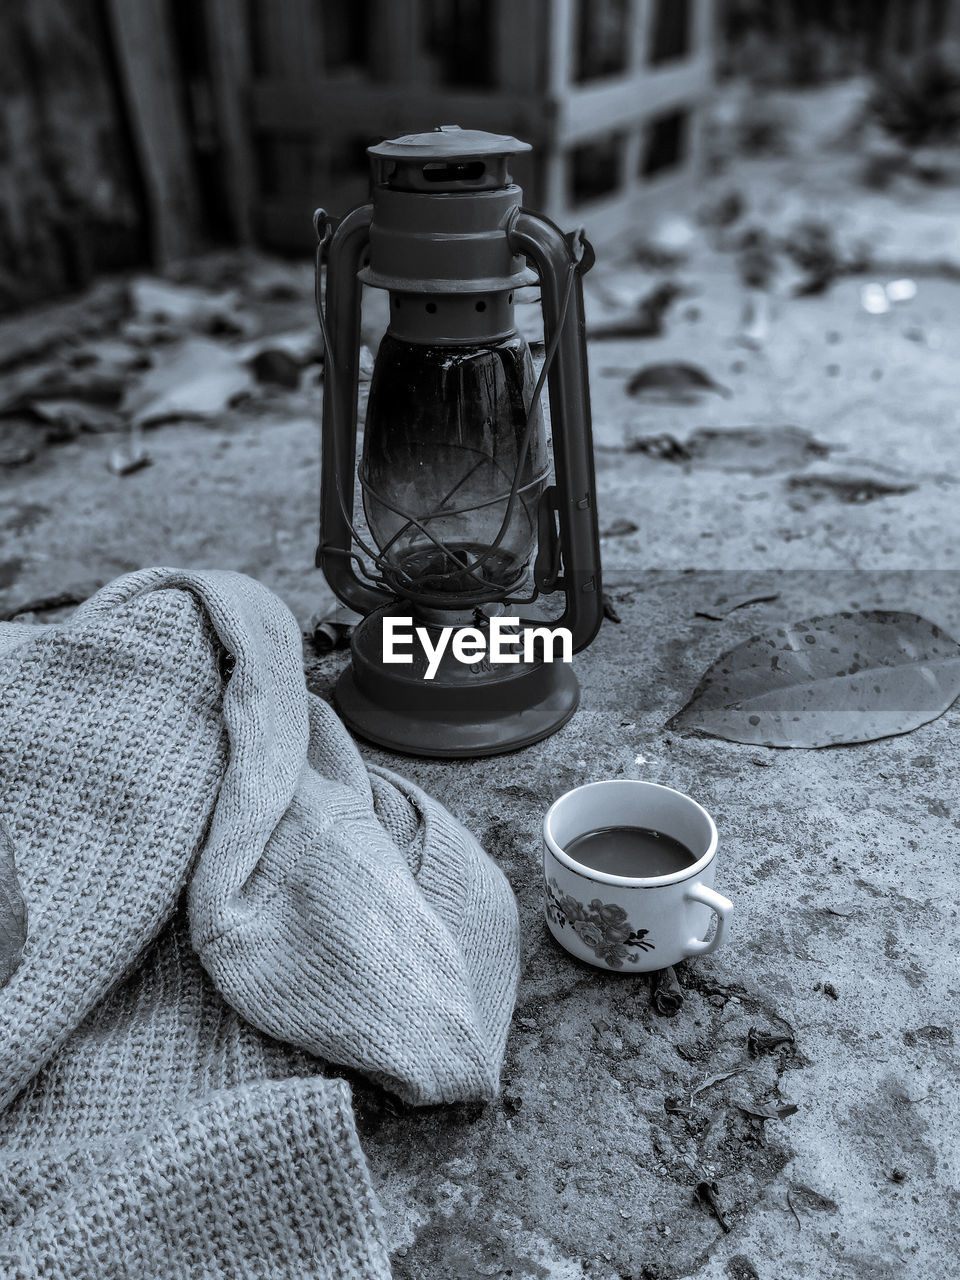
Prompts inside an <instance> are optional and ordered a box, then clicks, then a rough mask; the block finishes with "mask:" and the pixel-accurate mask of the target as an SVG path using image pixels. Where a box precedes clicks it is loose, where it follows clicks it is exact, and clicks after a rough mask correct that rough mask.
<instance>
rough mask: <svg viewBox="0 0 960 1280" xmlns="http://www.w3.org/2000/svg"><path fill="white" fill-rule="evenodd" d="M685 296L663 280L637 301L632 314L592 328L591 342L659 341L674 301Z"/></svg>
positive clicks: (678, 289)
mask: <svg viewBox="0 0 960 1280" xmlns="http://www.w3.org/2000/svg"><path fill="white" fill-rule="evenodd" d="M686 292H687V289H685V288H684V286H683V285H681V284H677V282H676V281H675V280H663V281H661V282H660V283H659V284H656V285H654V287H653V288H652V289H651V290H650V292H649V293H647V294H645V295H644V297H642V298H640V299H639V300H638V301H637V304H636V306H635V308H634V310H633V313H632V314H630V315H625V316H618V317H617V318H616V319H610V320H599V321H597V322H596V323H595V324H591V325H590V327H589V329H588V331H587V336H588V337H590V338H659V337H660V336H661V334H662V333H663V322H664V319H665V318H666V314H667V312H668V311H669V309H670V307H671V306H672V305H673V303H674V302H675V301H676V299H677V298H679V297H682V296H683V294H685V293H686Z"/></svg>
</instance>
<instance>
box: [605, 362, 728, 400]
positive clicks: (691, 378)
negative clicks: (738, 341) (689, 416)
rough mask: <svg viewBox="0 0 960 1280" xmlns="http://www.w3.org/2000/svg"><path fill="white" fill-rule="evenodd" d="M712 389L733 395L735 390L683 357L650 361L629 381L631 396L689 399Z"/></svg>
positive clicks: (628, 390) (725, 394) (720, 393)
mask: <svg viewBox="0 0 960 1280" xmlns="http://www.w3.org/2000/svg"><path fill="white" fill-rule="evenodd" d="M708 391H712V392H715V393H716V394H717V395H721V396H730V395H732V394H733V392H732V391H731V390H730V388H729V387H723V386H721V385H720V383H719V382H714V380H713V378H711V377H710V375H709V374H708V373H707V372H706V371H705V370H704V369H701V368H700V366H699V365H695V364H688V363H687V362H686V361H684V360H668V361H664V362H663V363H662V364H648V365H646V366H645V367H644V368H643V369H640V370H639V371H638V372H637V373H635V374H634V375H633V377H632V378H631V379H630V381H629V382H628V383H627V392H628V394H629V395H631V396H656V397H659V398H664V399H669V400H689V399H691V398H695V397H697V396H699V395H702V394H703V393H704V392H708Z"/></svg>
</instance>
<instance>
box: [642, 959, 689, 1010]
mask: <svg viewBox="0 0 960 1280" xmlns="http://www.w3.org/2000/svg"><path fill="white" fill-rule="evenodd" d="M650 1003H651V1004H652V1005H653V1007H654V1009H656V1011H657V1013H659V1014H660V1015H661V1017H664V1018H675V1017H676V1015H677V1014H678V1013H679V1012H680V1009H681V1008H682V1006H683V992H682V991H681V990H680V983H679V982H678V981H677V975H676V973H675V972H674V969H673V967H672V966H670V967H669V968H667V969H658V970H656V972H654V973H652V974H651V975H650Z"/></svg>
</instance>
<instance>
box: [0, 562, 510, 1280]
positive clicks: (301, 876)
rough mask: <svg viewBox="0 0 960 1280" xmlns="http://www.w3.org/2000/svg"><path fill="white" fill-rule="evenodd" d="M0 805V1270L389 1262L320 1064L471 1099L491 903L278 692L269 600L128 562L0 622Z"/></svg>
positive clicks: (140, 1277)
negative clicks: (5, 918) (10, 954)
mask: <svg viewBox="0 0 960 1280" xmlns="http://www.w3.org/2000/svg"><path fill="white" fill-rule="evenodd" d="M0 821H2V822H5V825H6V827H7V829H8V831H9V833H10V836H11V837H12V843H13V847H14V851H15V856H16V862H17V868H18V873H19V878H20V882H21V886H22V890H23V896H24V899H25V901H26V907H27V912H28V920H29V926H28V935H27V944H26V947H25V949H24V954H23V959H22V962H21V964H20V966H19V968H18V969H17V970H16V971H15V972H14V973H13V975H12V977H11V978H10V979H9V981H8V982H7V984H6V985H5V986H4V987H3V988H2V989H0V1108H2V1110H0V1274H2V1275H3V1276H5V1277H11V1280H14V1278H16V1280H26V1278H27V1277H30V1278H39V1277H41V1276H42V1277H64V1278H66V1277H71V1278H73V1277H77V1278H81V1277H83V1278H86V1277H90V1280H109V1278H111V1277H117V1278H120V1277H124V1278H126V1277H129V1278H130V1280H133V1278H134V1277H136V1278H137V1280H150V1278H151V1277H157V1280H160V1278H161V1277H163V1280H168V1278H177V1280H179V1278H180V1277H183V1278H184V1280H185V1278H187V1277H189V1278H190V1280H208V1278H213V1277H220V1276H223V1277H238V1278H240V1277H242V1278H244V1280H245V1278H247V1277H249V1278H251V1280H252V1278H253V1277H257V1278H266V1277H270V1278H271V1280H273V1278H277V1280H279V1278H280V1277H288V1276H289V1277H297V1278H298V1280H299V1277H329V1278H330V1280H333V1278H334V1277H336V1278H338V1280H339V1278H341V1277H343V1278H345V1280H346V1278H352V1277H380V1276H388V1275H389V1263H388V1259H387V1256H386V1252H385V1249H384V1246H383V1242H382V1239H381V1237H380V1234H379V1230H378V1226H377V1210H376V1202H375V1198H374V1195H373V1192H372V1189H371V1185H370V1180H369V1175H368V1172H367V1168H366V1165H365V1162H364V1159H363V1155H362V1152H361V1150H360V1148H359V1144H358V1142H357V1137H356V1132H355V1129H354V1125H353V1117H352V1113H351V1110H350V1104H349V1089H348V1087H347V1085H346V1084H345V1083H344V1082H343V1081H342V1080H337V1079H335V1080H326V1079H324V1078H323V1077H322V1075H321V1074H320V1070H321V1067H322V1062H321V1061H320V1060H326V1061H329V1062H334V1063H338V1064H342V1065H344V1066H348V1067H352V1068H355V1069H358V1070H360V1071H362V1072H365V1073H366V1074H367V1075H368V1076H371V1077H372V1078H373V1079H375V1080H377V1081H379V1082H381V1083H382V1084H384V1085H385V1086H386V1087H388V1088H390V1089H392V1090H394V1091H395V1092H397V1093H399V1094H400V1095H401V1096H402V1097H404V1098H406V1099H407V1100H409V1101H411V1102H414V1103H418V1104H422V1103H436V1102H451V1101H455V1100H458V1099H468V1098H479V1099H488V1098H490V1097H492V1096H493V1095H494V1094H495V1092H496V1090H497V1087H498V1078H499V1071H500V1065H501V1062H502V1057H503V1051H504V1046H505V1042H506V1036H507V1030H508V1026H509V1020H510V1015H511V1012H512V1007H513V1000H514V995H515V989H516V979H517V968H518V939H517V918H516V906H515V903H514V900H513V896H512V894H511V892H510V889H509V886H508V885H507V882H506V880H505V878H504V877H503V875H502V873H501V872H500V871H499V870H498V869H497V868H496V867H495V866H494V864H493V863H492V862H491V861H490V860H489V859H488V858H487V857H486V855H485V854H484V853H483V852H482V850H481V849H480V848H479V846H478V845H477V843H476V842H475V840H474V839H473V837H472V836H470V835H469V833H468V832H467V831H466V830H465V829H464V828H463V827H462V826H461V825H460V824H459V823H458V822H456V821H455V819H453V818H452V817H451V816H450V814H448V813H447V812H446V811H445V810H444V809H442V808H441V807H440V806H439V805H437V804H436V803H435V802H434V801H432V800H430V799H429V798H428V797H427V796H426V795H425V794H424V793H423V792H422V791H420V790H419V789H418V788H417V787H415V786H413V785H412V784H410V783H408V782H406V781H404V780H403V779H402V778H399V777H397V776H396V775H394V774H392V773H390V772H388V771H387V770H382V769H373V768H371V769H369V770H368V769H367V768H366V767H365V766H364V764H363V762H362V760H361V758H360V756H359V754H358V752H357V750H356V748H355V746H354V745H353V743H352V741H351V739H350V738H349V736H348V734H347V733H346V731H345V730H344V729H343V726H342V725H341V724H340V722H339V720H338V719H337V718H336V716H335V715H334V714H333V712H332V711H331V710H330V708H329V707H328V706H327V705H326V704H325V703H324V702H322V701H321V700H320V699H318V698H316V697H314V696H313V695H311V694H308V693H307V691H306V688H305V685H304V679H303V668H302V659H301V641H300V633H299V629H298V627H297V624H296V622H295V620H294V619H293V617H292V615H291V614H290V613H289V611H288V610H287V609H286V608H285V606H284V605H282V604H281V603H280V601H279V600H277V599H276V598H275V597H274V596H272V595H271V594H270V593H269V592H268V591H266V589H265V588H263V587H262V586H260V585H259V584H257V583H256V582H254V581H253V580H251V579H249V578H246V577H243V576H242V575H240V574H234V573H225V572H177V571H175V570H168V569H152V570H144V571H142V572H139V573H135V574H131V575H127V576H125V577H123V578H120V579H118V580H116V581H115V582H113V583H111V584H109V585H108V586H107V587H105V588H104V589H103V590H102V591H100V592H98V593H97V595H96V596H94V597H93V598H92V599H91V600H89V601H88V602H87V603H86V604H85V605H83V606H81V608H80V609H79V610H78V611H77V612H76V613H75V614H74V616H73V617H72V618H71V619H70V620H69V621H68V622H66V623H64V624H59V625H55V626H43V627H40V626H31V625H27V624H0Z"/></svg>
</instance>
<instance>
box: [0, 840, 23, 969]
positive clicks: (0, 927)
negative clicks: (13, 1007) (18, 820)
mask: <svg viewBox="0 0 960 1280" xmlns="http://www.w3.org/2000/svg"><path fill="white" fill-rule="evenodd" d="M26 940H27V908H26V904H25V903H24V901H23V894H22V893H21V892H20V882H19V880H18V879H17V864H16V861H15V859H14V854H13V841H12V840H11V839H10V835H9V833H8V831H7V828H6V826H5V825H4V823H3V820H2V819H0V987H3V986H5V985H6V984H7V983H8V982H9V981H10V979H11V978H12V977H13V975H14V973H15V972H16V971H17V968H18V967H19V965H20V958H21V956H22V955H23V946H24V943H25V942H26Z"/></svg>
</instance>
